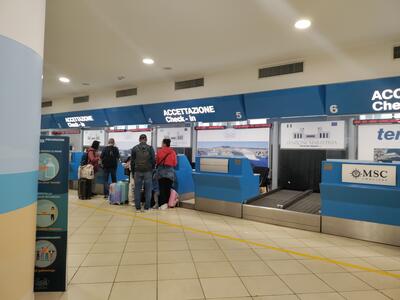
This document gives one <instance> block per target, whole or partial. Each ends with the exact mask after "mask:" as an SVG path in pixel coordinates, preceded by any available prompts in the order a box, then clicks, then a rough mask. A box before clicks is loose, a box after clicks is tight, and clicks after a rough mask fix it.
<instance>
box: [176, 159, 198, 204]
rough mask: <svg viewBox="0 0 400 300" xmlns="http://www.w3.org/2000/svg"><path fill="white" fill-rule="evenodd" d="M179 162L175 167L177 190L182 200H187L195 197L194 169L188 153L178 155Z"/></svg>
mask: <svg viewBox="0 0 400 300" xmlns="http://www.w3.org/2000/svg"><path fill="white" fill-rule="evenodd" d="M177 161H178V164H177V166H176V167H175V175H176V186H175V188H176V191H177V192H178V194H179V199H180V200H187V199H193V198H194V183H193V176H192V174H193V170H192V166H191V165H190V162H189V160H188V158H187V157H186V155H184V154H178V155H177Z"/></svg>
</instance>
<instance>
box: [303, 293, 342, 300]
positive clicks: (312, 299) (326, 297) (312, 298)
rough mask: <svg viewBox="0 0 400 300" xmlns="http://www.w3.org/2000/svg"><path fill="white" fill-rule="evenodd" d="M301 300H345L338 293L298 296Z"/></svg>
mask: <svg viewBox="0 0 400 300" xmlns="http://www.w3.org/2000/svg"><path fill="white" fill-rule="evenodd" d="M297 297H299V298H300V299H301V300H343V299H345V298H343V297H342V296H341V295H340V294H338V293H318V294H298V295H297Z"/></svg>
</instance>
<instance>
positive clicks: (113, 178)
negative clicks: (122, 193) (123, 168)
mask: <svg viewBox="0 0 400 300" xmlns="http://www.w3.org/2000/svg"><path fill="white" fill-rule="evenodd" d="M110 175H111V182H113V183H115V182H117V169H103V176H104V177H103V179H104V195H105V196H108V194H109V193H110V191H109V188H110V184H109V183H108V178H109V177H110Z"/></svg>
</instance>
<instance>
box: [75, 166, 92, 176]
mask: <svg viewBox="0 0 400 300" xmlns="http://www.w3.org/2000/svg"><path fill="white" fill-rule="evenodd" d="M78 175H79V176H78V177H79V178H85V179H94V167H93V165H91V164H87V165H84V166H80V167H79V169H78Z"/></svg>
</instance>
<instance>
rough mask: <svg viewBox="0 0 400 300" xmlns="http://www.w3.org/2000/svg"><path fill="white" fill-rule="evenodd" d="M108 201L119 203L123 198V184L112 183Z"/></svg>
mask: <svg viewBox="0 0 400 300" xmlns="http://www.w3.org/2000/svg"><path fill="white" fill-rule="evenodd" d="M109 193H110V194H109V196H108V201H109V202H110V204H115V205H119V204H121V200H122V192H121V185H120V184H118V183H111V184H110V188H109Z"/></svg>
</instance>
